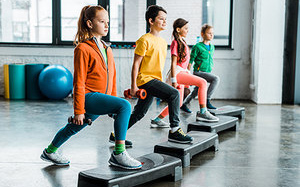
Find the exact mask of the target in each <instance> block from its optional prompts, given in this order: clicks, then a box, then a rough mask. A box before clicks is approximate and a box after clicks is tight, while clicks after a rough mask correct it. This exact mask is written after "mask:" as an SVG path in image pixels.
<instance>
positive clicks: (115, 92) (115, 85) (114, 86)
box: [111, 62, 117, 97]
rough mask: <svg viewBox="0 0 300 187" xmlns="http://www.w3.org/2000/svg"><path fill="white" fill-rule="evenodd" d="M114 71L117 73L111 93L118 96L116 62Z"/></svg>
mask: <svg viewBox="0 0 300 187" xmlns="http://www.w3.org/2000/svg"><path fill="white" fill-rule="evenodd" d="M114 72H115V73H114V78H113V88H112V92H111V95H112V96H116V97H117V72H116V66H115V62H114Z"/></svg>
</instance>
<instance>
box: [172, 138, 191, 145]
mask: <svg viewBox="0 0 300 187" xmlns="http://www.w3.org/2000/svg"><path fill="white" fill-rule="evenodd" d="M168 141H170V142H175V143H181V144H188V143H191V142H192V141H193V140H191V141H179V140H174V139H170V138H168Z"/></svg>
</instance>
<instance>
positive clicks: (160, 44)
mask: <svg viewBox="0 0 300 187" xmlns="http://www.w3.org/2000/svg"><path fill="white" fill-rule="evenodd" d="M166 16H167V12H166V10H164V9H163V8H162V7H160V6H157V5H152V6H149V7H148V9H147V11H146V21H147V24H148V25H149V26H150V32H149V33H146V34H144V35H143V36H142V37H140V38H139V39H138V40H137V41H136V49H135V52H134V53H135V54H134V60H133V65H132V73H131V92H130V94H131V95H136V92H137V91H138V89H139V88H141V89H145V90H146V91H147V97H146V99H144V100H142V99H139V100H138V103H137V105H136V106H135V107H134V110H133V112H132V114H131V116H130V120H129V125H128V128H130V127H132V126H133V125H134V124H135V123H136V122H137V121H139V120H140V119H142V118H143V117H144V116H145V114H146V113H147V111H148V109H149V107H150V105H151V104H152V101H153V97H158V98H160V99H162V100H165V101H166V102H167V103H168V106H169V113H170V115H169V121H170V127H171V130H170V131H169V136H168V140H169V141H173V142H178V143H190V142H191V141H192V140H193V138H192V137H190V136H188V135H186V134H185V133H184V132H183V131H182V129H181V128H180V126H179V104H180V103H179V102H180V96H179V92H178V91H177V90H176V89H175V88H173V87H172V86H170V85H168V84H166V83H164V82H162V71H163V68H164V65H165V60H166V55H167V47H168V45H167V42H166V41H165V40H164V39H163V38H161V37H160V36H159V33H160V32H161V31H162V30H165V28H166ZM167 127H168V126H167ZM127 141H128V140H127Z"/></svg>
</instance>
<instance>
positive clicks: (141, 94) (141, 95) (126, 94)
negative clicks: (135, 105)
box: [124, 89, 147, 99]
mask: <svg viewBox="0 0 300 187" xmlns="http://www.w3.org/2000/svg"><path fill="white" fill-rule="evenodd" d="M124 97H125V98H129V99H131V98H132V95H130V89H128V90H125V91H124ZM136 97H137V98H140V99H145V98H146V97H147V92H146V90H144V89H139V90H138V91H137V92H136Z"/></svg>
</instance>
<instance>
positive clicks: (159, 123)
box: [150, 120, 170, 128]
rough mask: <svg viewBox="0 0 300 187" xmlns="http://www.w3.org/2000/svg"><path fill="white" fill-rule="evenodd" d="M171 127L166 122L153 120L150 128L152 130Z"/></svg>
mask: <svg viewBox="0 0 300 187" xmlns="http://www.w3.org/2000/svg"><path fill="white" fill-rule="evenodd" d="M169 126H170V125H169V124H168V123H166V122H164V121H163V120H160V121H154V120H151V124H150V127H152V128H168V127H169Z"/></svg>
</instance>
